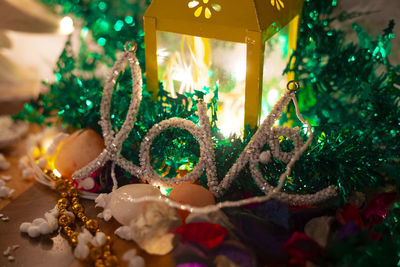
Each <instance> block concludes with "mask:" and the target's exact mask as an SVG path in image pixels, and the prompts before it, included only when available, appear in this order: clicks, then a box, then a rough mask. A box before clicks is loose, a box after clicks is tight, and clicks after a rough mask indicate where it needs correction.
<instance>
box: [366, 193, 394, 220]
mask: <svg viewBox="0 0 400 267" xmlns="http://www.w3.org/2000/svg"><path fill="white" fill-rule="evenodd" d="M395 199H396V193H383V194H379V195H378V196H376V197H375V198H373V199H372V200H371V201H370V202H369V203H368V204H367V206H366V207H365V208H364V210H363V212H362V215H363V217H364V218H365V220H366V222H368V225H369V226H373V225H374V224H381V223H382V220H383V219H385V218H386V215H387V207H388V206H389V205H390V204H392V203H393V201H394V200H395Z"/></svg>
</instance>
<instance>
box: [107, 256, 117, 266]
mask: <svg viewBox="0 0 400 267" xmlns="http://www.w3.org/2000/svg"><path fill="white" fill-rule="evenodd" d="M104 265H105V266H107V267H115V266H119V262H118V258H117V256H115V255H110V256H108V257H107V258H106V259H105V260H104Z"/></svg>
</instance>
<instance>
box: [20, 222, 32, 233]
mask: <svg viewBox="0 0 400 267" xmlns="http://www.w3.org/2000/svg"><path fill="white" fill-rule="evenodd" d="M31 225H32V224H31V223H29V222H23V223H21V225H20V226H19V230H20V231H21V232H22V233H28V229H29V227H31Z"/></svg>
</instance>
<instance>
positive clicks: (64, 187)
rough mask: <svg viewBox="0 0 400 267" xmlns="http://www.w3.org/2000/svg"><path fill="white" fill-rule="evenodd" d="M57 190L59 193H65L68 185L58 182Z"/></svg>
mask: <svg viewBox="0 0 400 267" xmlns="http://www.w3.org/2000/svg"><path fill="white" fill-rule="evenodd" d="M55 188H56V190H57V191H64V190H66V189H67V185H66V184H65V182H64V181H63V180H56V184H55Z"/></svg>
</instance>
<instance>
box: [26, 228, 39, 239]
mask: <svg viewBox="0 0 400 267" xmlns="http://www.w3.org/2000/svg"><path fill="white" fill-rule="evenodd" d="M28 235H29V236H30V237H33V238H35V237H38V236H39V235H40V230H39V227H38V226H35V225H31V226H30V227H29V229H28Z"/></svg>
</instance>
